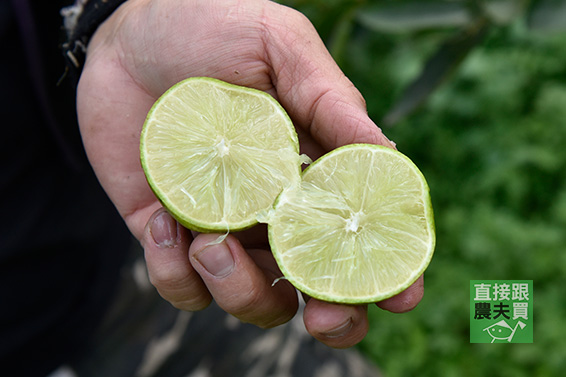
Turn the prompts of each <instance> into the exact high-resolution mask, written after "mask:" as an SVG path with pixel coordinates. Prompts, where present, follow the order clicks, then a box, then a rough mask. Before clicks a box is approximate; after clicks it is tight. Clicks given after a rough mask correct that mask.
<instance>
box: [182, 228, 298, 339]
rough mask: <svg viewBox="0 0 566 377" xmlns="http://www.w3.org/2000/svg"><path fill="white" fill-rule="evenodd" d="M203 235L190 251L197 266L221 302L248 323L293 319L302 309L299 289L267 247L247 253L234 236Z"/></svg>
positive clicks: (267, 323)
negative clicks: (283, 275) (284, 277)
mask: <svg viewBox="0 0 566 377" xmlns="http://www.w3.org/2000/svg"><path fill="white" fill-rule="evenodd" d="M218 237H219V235H217V234H200V235H199V236H197V237H196V238H195V240H194V241H193V243H192V244H191V247H190V250H189V258H190V261H191V263H192V265H193V266H194V269H195V270H196V271H197V272H198V273H199V274H200V276H201V277H202V280H203V281H204V283H205V284H206V287H207V288H208V290H209V291H210V293H211V294H212V296H213V297H214V299H215V301H216V302H217V303H218V305H219V306H220V307H221V308H223V309H224V310H225V311H226V312H228V313H231V314H232V315H234V316H235V317H237V318H239V319H240V320H242V321H244V322H250V323H254V324H256V325H258V326H260V327H264V328H268V327H273V326H276V325H280V324H282V323H285V322H287V321H288V320H290V319H291V318H292V317H293V316H294V315H295V313H296V311H297V309H298V297H297V293H296V291H295V289H294V288H293V287H292V286H291V285H290V284H289V283H288V282H286V281H280V282H278V283H277V284H275V285H272V284H273V281H274V280H275V279H276V278H277V277H279V276H280V272H278V269H277V266H276V265H275V261H274V260H273V258H272V257H271V255H270V253H269V252H267V251H265V250H249V251H248V252H246V250H244V248H243V247H242V245H241V244H240V242H239V241H238V240H237V239H236V238H235V237H234V236H232V235H228V236H227V237H226V239H225V240H224V241H222V242H220V243H217V242H216V241H217V239H218Z"/></svg>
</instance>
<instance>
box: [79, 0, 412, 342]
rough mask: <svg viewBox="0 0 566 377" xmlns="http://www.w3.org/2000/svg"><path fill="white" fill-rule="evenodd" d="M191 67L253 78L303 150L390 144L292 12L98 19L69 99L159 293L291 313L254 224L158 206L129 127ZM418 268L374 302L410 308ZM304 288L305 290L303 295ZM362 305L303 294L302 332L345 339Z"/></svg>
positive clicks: (230, 4)
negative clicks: (399, 289) (403, 286)
mask: <svg viewBox="0 0 566 377" xmlns="http://www.w3.org/2000/svg"><path fill="white" fill-rule="evenodd" d="M190 76H211V77H215V78H218V79H221V80H224V81H228V82H231V83H234V84H238V85H243V86H248V87H253V88H257V89H260V90H264V91H266V92H268V93H269V94H271V95H272V96H273V97H275V98H276V99H277V100H278V101H279V102H280V103H281V104H282V105H283V107H284V108H285V109H286V110H287V112H288V113H289V115H290V117H291V119H292V120H293V122H294V124H295V125H296V127H297V132H298V134H299V138H300V143H301V149H302V151H301V152H302V153H306V154H308V155H309V156H310V157H311V158H313V159H315V158H317V157H319V156H320V155H322V154H323V153H325V152H326V151H329V150H331V149H334V148H336V147H339V146H341V145H345V144H350V143H354V142H365V143H374V144H382V145H386V146H389V147H394V144H392V143H391V142H390V141H389V140H388V139H387V138H386V137H385V136H384V135H383V134H382V133H381V131H380V130H379V128H378V127H377V126H376V125H375V124H374V123H373V122H372V121H371V120H370V119H369V118H368V116H367V114H366V109H365V103H364V100H363V98H362V96H361V95H360V93H359V92H358V91H357V90H356V89H355V88H354V86H353V85H352V83H351V82H350V81H349V80H348V79H347V78H346V77H345V76H344V74H343V73H342V72H341V71H340V69H339V68H338V67H337V65H336V64H335V62H334V61H333V59H332V58H331V56H330V55H329V53H328V52H327V50H326V48H325V47H324V44H323V42H322V41H321V40H320V38H319V36H318V35H317V33H316V31H315V29H314V28H313V26H312V25H311V24H310V22H309V21H308V20H307V19H306V18H305V17H304V16H302V15H301V14H300V13H298V12H296V11H294V10H292V9H290V8H286V7H283V6H281V5H278V4H275V3H272V2H268V1H263V0H248V1H235V0H225V1H206V2H203V1H198V0H186V1H179V0H162V1H148V0H129V1H127V2H126V3H124V4H123V5H122V6H121V7H120V8H119V9H118V10H117V11H116V12H114V14H113V15H112V16H111V17H110V18H109V19H108V20H107V21H106V22H105V23H104V24H103V25H101V26H100V27H99V28H98V30H97V32H96V33H95V35H94V36H93V38H92V40H91V41H90V44H89V46H88V52H87V61H86V64H85V67H84V71H83V74H82V77H81V80H80V83H79V87H78V94H77V107H78V115H79V123H80V129H81V134H82V137H83V140H84V145H85V149H86V151H87V154H88V157H89V160H90V162H91V164H92V166H93V168H94V170H95V172H96V174H97V176H98V178H99V180H100V182H101V184H102V186H103V187H104V189H105V190H106V192H107V193H108V195H109V197H110V198H111V200H112V201H113V202H114V204H115V205H116V207H117V209H118V211H119V212H120V214H121V215H122V217H123V218H124V220H125V221H126V223H127V225H128V227H129V229H130V230H131V232H132V233H133V234H134V236H135V237H136V238H137V239H139V240H140V241H141V243H142V245H143V247H144V250H145V257H146V261H147V266H148V271H149V275H150V278H151V281H152V283H153V284H154V285H155V287H156V288H157V289H158V291H159V293H160V294H161V295H162V296H163V297H164V298H165V299H166V300H168V301H170V302H171V303H172V304H173V305H174V306H176V307H178V308H179V309H183V310H199V309H202V308H204V307H206V306H207V305H208V304H209V303H210V301H211V300H212V298H214V299H215V300H216V302H217V303H218V305H220V306H221V307H222V308H223V309H224V310H226V311H227V312H229V313H231V314H233V315H235V316H236V317H238V318H240V319H241V320H242V321H246V322H251V323H254V324H256V325H258V326H262V327H272V326H276V325H278V324H281V323H284V322H286V321H288V320H289V319H290V318H292V317H293V316H294V314H295V312H296V310H297V305H298V304H297V294H296V291H295V289H294V288H293V287H292V286H291V285H290V284H289V283H287V282H286V281H280V282H279V283H277V284H276V285H275V286H273V287H272V286H271V285H272V282H273V280H274V279H275V278H277V277H279V276H281V273H280V272H279V270H278V268H277V266H276V263H275V261H274V260H273V258H272V257H271V253H270V252H269V245H268V242H267V237H266V232H265V227H262V226H257V227H254V228H252V229H251V230H249V231H246V232H242V233H237V234H231V235H229V236H228V237H227V238H226V239H225V241H224V242H222V243H220V244H217V245H209V243H210V241H212V240H214V239H216V238H217V237H218V235H210V234H196V233H191V232H189V231H187V230H186V229H184V228H182V227H181V226H180V225H179V224H178V223H177V222H176V221H175V220H173V218H172V217H171V216H170V215H169V214H168V213H167V212H166V211H165V210H163V209H162V208H161V205H160V203H159V202H158V201H157V199H156V197H155V196H154V195H153V193H152V192H151V190H150V188H149V186H148V185H147V183H146V179H145V176H144V173H143V171H142V168H141V166H140V162H139V137H140V131H141V128H142V125H143V122H144V119H145V116H146V114H147V112H148V110H149V109H150V107H151V106H152V104H153V103H154V101H155V100H156V99H157V98H158V97H159V96H160V95H161V94H162V93H163V92H164V91H165V90H166V89H168V88H169V87H170V86H172V85H173V84H175V83H176V82H178V81H181V80H182V79H185V78H187V77H190ZM422 294H423V284H422V277H421V278H420V279H419V280H418V281H417V282H416V283H415V284H413V286H411V287H410V288H409V289H407V290H406V291H405V292H403V293H401V294H400V295H398V296H396V297H394V298H390V299H388V300H385V301H382V302H381V303H378V305H379V306H380V307H382V308H384V309H388V310H391V311H395V312H403V311H407V310H410V309H412V308H413V307H414V306H415V305H416V304H417V303H418V302H419V301H420V299H421V297H422ZM307 299H308V298H307ZM366 309H367V308H366V307H364V306H346V305H338V304H331V303H327V302H321V301H318V300H315V299H308V302H307V305H306V308H305V311H304V321H305V325H306V328H307V330H308V331H309V333H310V334H312V336H314V337H315V338H317V339H319V340H320V341H322V342H324V343H326V344H328V345H330V346H333V347H349V346H352V345H354V344H356V343H357V342H359V341H360V340H361V339H363V337H364V336H365V334H366V333H367V330H368V323H367V315H366Z"/></svg>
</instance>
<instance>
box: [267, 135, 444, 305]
mask: <svg viewBox="0 0 566 377" xmlns="http://www.w3.org/2000/svg"><path fill="white" fill-rule="evenodd" d="M267 222H268V224H269V241H270V245H271V248H272V252H273V254H274V256H275V259H276V260H277V263H278V264H279V267H280V269H281V271H282V272H283V274H284V276H285V278H286V279H288V280H289V281H290V282H291V283H292V284H293V285H294V286H295V287H297V288H298V289H299V290H301V291H302V292H304V293H306V294H308V295H310V296H312V297H315V298H318V299H321V300H325V301H332V302H340V303H351V304H358V303H370V302H376V301H381V300H383V299H386V298H389V297H391V296H393V295H395V294H397V293H399V292H401V291H403V290H405V289H406V288H407V287H409V286H410V285H411V284H412V283H413V282H414V281H415V280H416V279H417V278H418V277H419V276H420V275H421V274H422V273H423V272H424V270H425V268H426V267H427V266H428V264H429V262H430V260H431V257H432V254H433V250H434V245H435V232H434V222H433V213H432V207H431V202H430V195H429V189H428V186H427V183H426V181H425V178H424V177H423V175H422V174H421V172H420V171H419V170H418V168H417V167H416V166H415V165H414V164H413V163H412V162H411V161H410V160H409V158H407V157H406V156H404V155H403V154H401V153H399V152H397V151H394V150H392V149H388V148H385V147H382V146H377V145H369V144H353V145H348V146H345V147H341V148H338V149H336V150H334V151H332V152H330V153H328V154H326V155H324V156H323V157H321V158H319V159H318V160H317V161H315V162H314V164H312V165H311V166H310V167H309V168H307V169H306V170H305V172H304V174H303V182H302V183H301V184H300V187H296V188H294V189H291V190H286V191H285V192H283V193H282V194H281V196H280V197H279V198H278V199H277V202H276V204H275V206H274V209H273V210H272V211H271V212H270V214H269V216H268V220H267Z"/></svg>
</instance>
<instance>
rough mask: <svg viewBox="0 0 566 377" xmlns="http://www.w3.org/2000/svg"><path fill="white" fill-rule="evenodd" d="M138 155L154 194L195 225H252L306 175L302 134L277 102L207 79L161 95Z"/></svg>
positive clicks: (190, 81)
mask: <svg viewBox="0 0 566 377" xmlns="http://www.w3.org/2000/svg"><path fill="white" fill-rule="evenodd" d="M140 153H141V163H142V166H143V169H144V171H145V174H146V177H147V181H148V183H149V185H150V186H151V188H152V190H153V191H154V193H155V194H156V196H157V197H158V198H159V200H160V201H161V202H162V204H163V205H164V206H165V207H166V208H167V209H168V210H169V212H170V213H171V214H172V215H173V216H174V217H175V218H176V219H177V220H178V221H179V222H180V223H181V224H182V225H184V226H185V227H187V228H190V229H194V230H198V231H207V232H215V231H223V232H224V231H235V230H241V229H244V228H247V227H250V226H252V225H254V224H255V223H256V222H257V220H256V217H257V213H258V212H260V211H263V210H266V209H267V208H270V207H271V206H272V205H273V202H274V200H275V198H276V197H277V196H278V195H279V194H280V192H281V191H282V190H283V189H284V188H285V187H287V186H288V185H294V184H296V182H298V181H299V180H300V174H301V173H300V165H301V164H300V161H299V146H298V138H297V134H296V132H295V128H294V126H293V124H292V122H291V120H290V119H289V117H288V116H287V114H286V113H285V111H284V110H283V108H282V107H281V106H280V105H279V103H278V102H277V101H276V100H275V99H274V98H273V97H271V96H270V95H269V94H266V93H264V92H262V91H259V90H255V89H250V88H246V87H241V86H236V85H232V84H228V83H226V82H223V81H220V80H216V79H212V78H206V77H195V78H189V79H186V80H184V81H181V82H180V83H178V84H176V85H174V86H173V87H172V88H171V89H169V90H168V91H167V92H166V93H165V94H163V96H161V97H160V98H159V99H158V100H157V102H156V103H155V104H154V105H153V107H152V108H151V110H150V111H149V113H148V115H147V119H146V121H145V123H144V127H143V130H142V134H141V143H140Z"/></svg>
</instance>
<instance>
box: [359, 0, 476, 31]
mask: <svg viewBox="0 0 566 377" xmlns="http://www.w3.org/2000/svg"><path fill="white" fill-rule="evenodd" d="M357 20H358V22H359V23H360V24H361V25H363V26H365V27H366V28H368V29H370V30H373V31H378V32H385V33H401V32H414V31H418V30H423V29H431V28H439V27H442V28H445V27H458V26H460V27H461V26H464V25H468V24H470V23H471V22H472V18H471V15H470V13H469V11H468V9H467V7H466V4H465V3H464V2H446V1H433V2H428V1H426V2H423V1H419V2H417V1H412V2H404V3H393V4H392V3H387V4H384V5H380V6H375V5H374V6H369V7H364V8H363V9H360V10H359V12H358V14H357Z"/></svg>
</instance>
